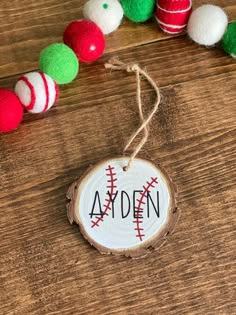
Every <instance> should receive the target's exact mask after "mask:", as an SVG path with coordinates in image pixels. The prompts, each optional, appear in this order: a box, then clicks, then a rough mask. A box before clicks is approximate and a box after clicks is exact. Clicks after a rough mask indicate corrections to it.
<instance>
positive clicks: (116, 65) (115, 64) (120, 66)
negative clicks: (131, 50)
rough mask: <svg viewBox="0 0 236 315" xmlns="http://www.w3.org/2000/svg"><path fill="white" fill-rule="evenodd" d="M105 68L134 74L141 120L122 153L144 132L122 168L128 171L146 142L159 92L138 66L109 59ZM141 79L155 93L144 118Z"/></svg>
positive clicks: (158, 103) (156, 106) (155, 110)
mask: <svg viewBox="0 0 236 315" xmlns="http://www.w3.org/2000/svg"><path fill="white" fill-rule="evenodd" d="M105 68H106V69H112V70H124V71H126V72H133V73H135V74H136V83H137V96H136V98H137V104H138V108H139V117H140V120H141V126H140V127H139V128H138V129H137V130H136V131H135V132H134V133H133V134H132V135H131V137H130V139H129V141H128V143H127V144H126V146H125V148H124V153H125V152H126V151H127V150H128V148H129V147H130V145H131V144H132V143H133V141H134V140H135V139H136V138H137V136H138V135H139V134H140V133H141V132H142V131H144V135H143V138H142V139H141V140H140V142H139V143H138V144H137V146H136V148H135V149H134V151H133V153H132V154H131V155H130V159H129V162H128V164H127V166H126V167H124V171H128V170H129V169H130V167H131V165H132V163H133V161H134V159H135V157H136V156H137V154H138V153H139V152H140V150H141V149H142V147H143V146H144V144H145V143H146V142H147V140H148V136H149V132H148V125H149V124H150V122H151V120H152V118H153V116H154V115H155V113H156V112H157V110H158V108H159V105H160V102H161V94H160V90H159V88H158V87H157V85H156V83H155V82H154V80H153V79H152V78H151V77H150V76H149V75H148V74H147V72H146V71H144V70H142V69H141V68H140V67H139V65H138V64H135V63H134V64H132V63H131V64H125V63H123V62H121V61H120V60H119V59H117V58H115V57H114V58H111V59H110V60H109V61H108V62H107V63H105ZM141 78H145V79H146V80H147V82H148V83H149V84H150V85H151V87H152V88H153V89H154V91H155V93H156V101H155V104H154V106H153V109H152V111H151V112H150V113H149V115H148V116H147V117H146V118H144V115H143V103H142V99H141Z"/></svg>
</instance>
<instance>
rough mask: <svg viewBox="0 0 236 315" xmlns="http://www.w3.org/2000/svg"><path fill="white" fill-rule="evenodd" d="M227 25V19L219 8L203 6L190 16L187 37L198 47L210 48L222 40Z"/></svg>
mask: <svg viewBox="0 0 236 315" xmlns="http://www.w3.org/2000/svg"><path fill="white" fill-rule="evenodd" d="M227 25H228V17H227V15H226V13H225V12H224V11H223V10H222V9H221V8H220V7H218V6H215V5H211V4H205V5H202V6H201V7H199V8H197V9H196V10H195V11H193V13H192V14H191V16H190V18H189V21H188V28H187V29H188V35H189V37H190V38H191V39H192V40H193V41H195V42H196V43H198V44H200V45H205V46H212V45H215V44H216V43H218V42H219V41H220V40H221V39H222V37H223V35H224V33H225V31H226V28H227Z"/></svg>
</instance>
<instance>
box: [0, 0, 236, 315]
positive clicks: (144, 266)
mask: <svg viewBox="0 0 236 315" xmlns="http://www.w3.org/2000/svg"><path fill="white" fill-rule="evenodd" d="M84 2H85V0H70V1H66V2H63V1H55V0H44V1H43V0H38V1H33V0H23V1H19V0H13V1H6V0H2V1H1V3H0V20H1V25H0V56H1V58H0V86H2V87H6V88H13V87H14V84H15V82H16V79H17V77H18V76H19V75H20V74H21V73H23V72H28V71H30V70H33V69H37V59H38V55H39V53H40V50H41V49H43V48H44V47H45V46H47V45H48V44H49V43H52V42H55V41H60V40H61V34H62V32H63V29H64V28H65V27H66V25H67V24H68V22H69V21H72V20H73V19H78V18H81V17H82V14H81V8H82V6H83V4H84ZM205 2H206V1H204V0H196V1H194V6H195V7H197V6H198V5H200V4H202V3H205ZM208 3H212V4H216V5H220V6H222V7H224V8H225V10H226V12H227V13H228V15H229V17H230V20H236V2H235V0H227V1H223V0H211V1H210V0H209V1H208ZM115 55H118V56H119V57H120V59H121V60H122V61H124V62H134V61H135V62H139V63H140V65H141V66H143V67H146V69H147V71H148V72H149V74H150V75H151V76H152V77H153V78H154V80H155V81H156V82H157V83H158V84H159V86H160V87H161V91H162V103H161V107H160V110H159V112H158V114H157V115H156V116H155V118H154V119H153V121H152V124H151V131H152V132H151V134H150V138H149V141H148V143H147V144H146V146H145V148H144V149H143V151H142V156H144V157H149V158H152V159H154V160H155V161H157V162H159V163H161V164H162V165H163V166H164V167H165V168H166V169H167V171H168V172H169V173H170V174H171V176H172V178H173V180H174V181H175V183H176V184H177V186H178V190H179V200H178V203H179V208H180V209H181V211H182V216H181V219H180V221H179V224H178V226H177V229H176V232H175V233H174V234H173V235H172V236H170V237H169V240H168V242H167V243H166V244H165V245H164V246H163V247H162V248H161V249H160V250H159V251H158V252H156V253H153V254H151V255H150V256H148V257H147V258H145V259H140V260H131V259H127V258H123V257H113V256H102V255H100V254H99V253H98V252H97V251H96V250H95V249H93V248H91V247H90V246H89V245H88V244H87V242H86V241H84V240H83V238H82V236H81V235H80V234H79V233H78V228H77V227H76V226H70V225H69V223H68V221H67V218H66V211H65V204H66V198H65V194H66V191H67V188H68V186H69V185H70V183H71V182H73V181H74V180H75V179H76V178H78V177H79V176H80V175H81V174H82V173H83V172H84V171H85V170H86V168H87V167H88V165H89V164H91V163H96V162H98V161H100V160H101V159H103V158H107V157H109V156H114V155H115V154H119V153H121V151H122V149H123V147H124V144H125V142H126V140H127V137H128V136H129V135H130V133H132V132H133V130H134V129H135V128H136V127H137V126H138V123H139V121H138V113H137V108H136V107H137V106H136V104H135V79H134V76H132V75H128V74H126V73H122V72H120V73H114V72H111V71H107V70H105V69H104V66H103V64H104V62H105V61H106V60H107V59H108V58H109V57H111V56H115ZM144 98H145V103H146V104H147V107H146V110H148V109H149V107H148V106H149V104H151V102H152V101H153V99H154V95H153V93H152V91H151V90H150V88H149V87H148V86H146V85H145V84H144ZM235 100H236V63H235V61H234V60H233V59H232V58H230V57H229V56H227V55H225V54H224V52H223V51H221V49H219V48H218V49H217V48H212V49H206V48H204V47H199V46H198V45H195V44H194V43H192V42H191V41H190V40H189V39H188V38H187V36H180V37H176V38H173V37H169V36H166V35H165V34H163V33H161V31H159V30H158V27H157V25H156V24H155V22H154V21H150V22H148V23H146V24H141V25H140V24H139V25H136V24H134V23H131V22H129V21H127V20H124V23H123V24H122V26H121V27H120V29H119V30H118V31H117V32H115V33H114V34H111V35H109V36H108V37H107V50H106V54H105V55H104V56H103V57H102V58H101V59H100V60H98V61H97V62H95V63H93V64H87V65H85V64H83V65H82V66H81V71H80V75H79V77H78V79H76V80H75V81H74V82H73V83H72V84H70V85H66V86H62V87H61V88H60V100H59V102H58V105H57V106H55V107H54V108H53V109H52V110H51V111H49V112H48V113H46V114H44V115H25V119H24V122H23V124H22V125H21V127H20V128H19V129H18V130H16V131H14V132H12V133H10V134H2V135H0V160H1V162H0V179H1V180H0V187H1V189H0V210H1V217H0V314H3V315H13V314H14V315H21V314H22V315H28V314H30V315H31V314H32V315H44V314H47V315H53V314H54V315H56V314H60V315H61V314H63V315H67V314H73V315H77V314H89V315H90V314H98V315H106V314H124V315H126V314H132V315H136V314H137V315H145V314H147V315H156V314H162V315H185V314H186V315H189V314H191V315H199V314H205V315H221V314H222V315H233V314H236V289H235V287H236V284H235V283H236V267H235V261H236V232H235V225H236V216H235V205H236V189H235V184H236V181H235V175H236V174H235V167H236V163H235V160H236V149H235V140H236V132H235V125H236V109H235ZM104 122H105V124H104Z"/></svg>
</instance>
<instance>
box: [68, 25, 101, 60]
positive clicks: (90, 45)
mask: <svg viewBox="0 0 236 315" xmlns="http://www.w3.org/2000/svg"><path fill="white" fill-rule="evenodd" d="M63 41H64V43H65V44H66V45H68V46H69V47H71V48H72V49H73V51H74V52H75V54H76V56H77V57H78V59H79V60H80V61H81V62H92V61H95V60H96V59H98V58H99V57H101V56H102V54H103V52H104V49H105V44H106V42H105V37H104V35H103V33H102V31H101V30H100V28H99V27H98V26H97V25H96V24H95V23H93V22H91V21H88V20H81V21H74V22H72V23H70V24H69V25H68V26H67V28H66V30H65V32H64V35H63Z"/></svg>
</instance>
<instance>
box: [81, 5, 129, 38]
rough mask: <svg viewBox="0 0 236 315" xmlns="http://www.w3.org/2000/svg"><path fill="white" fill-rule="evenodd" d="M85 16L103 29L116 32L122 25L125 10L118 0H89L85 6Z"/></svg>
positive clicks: (105, 32)
mask: <svg viewBox="0 0 236 315" xmlns="http://www.w3.org/2000/svg"><path fill="white" fill-rule="evenodd" d="M83 14H84V17H85V18H86V19H88V20H90V21H92V22H94V23H95V24H97V26H98V27H99V28H100V29H101V30H102V32H103V34H109V33H111V32H114V31H115V30H116V29H117V28H118V27H119V25H120V23H121V21H122V18H123V15H124V12H123V8H122V6H121V4H120V2H119V1H118V0H89V1H88V2H87V3H86V4H85V5H84V7H83Z"/></svg>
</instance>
